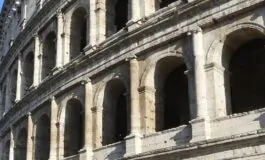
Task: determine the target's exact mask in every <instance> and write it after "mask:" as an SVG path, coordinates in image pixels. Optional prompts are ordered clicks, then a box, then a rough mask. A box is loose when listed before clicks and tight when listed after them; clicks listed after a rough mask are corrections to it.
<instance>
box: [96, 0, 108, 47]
mask: <svg viewBox="0 0 265 160" xmlns="http://www.w3.org/2000/svg"><path fill="white" fill-rule="evenodd" d="M95 12H96V17H97V19H96V20H97V26H96V27H97V30H98V32H97V33H98V36H97V43H100V42H102V41H104V40H105V39H106V25H107V24H106V1H105V0H98V1H97V3H96V9H95Z"/></svg>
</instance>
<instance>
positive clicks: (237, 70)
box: [229, 39, 265, 113]
mask: <svg viewBox="0 0 265 160" xmlns="http://www.w3.org/2000/svg"><path fill="white" fill-rule="evenodd" d="M264 46H265V39H253V40H251V41H249V42H247V43H244V44H242V45H241V46H240V47H239V48H238V49H237V50H235V52H234V53H233V55H232V58H231V61H230V65H229V71H230V90H231V103H232V113H240V112H246V111H251V110H254V109H259V108H263V107H264V106H265V99H264V97H265V84H264V81H265V63H264V62H265V54H264V53H265V48H264Z"/></svg>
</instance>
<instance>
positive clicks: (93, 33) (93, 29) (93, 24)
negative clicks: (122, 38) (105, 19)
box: [87, 0, 98, 46]
mask: <svg viewBox="0 0 265 160" xmlns="http://www.w3.org/2000/svg"><path fill="white" fill-rule="evenodd" d="M89 3H90V10H89V11H90V13H89V18H88V19H89V20H90V21H89V23H88V24H89V25H87V26H89V37H88V39H89V43H90V44H91V45H92V46H94V45H96V44H97V29H98V26H97V17H96V6H97V4H96V3H97V1H95V0H92V1H89Z"/></svg>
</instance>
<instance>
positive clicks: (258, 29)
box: [206, 23, 265, 116]
mask: <svg viewBox="0 0 265 160" xmlns="http://www.w3.org/2000/svg"><path fill="white" fill-rule="evenodd" d="M264 31H265V29H264V28H263V27H262V26H260V25H258V24H254V23H242V24H238V25H235V26H232V27H231V28H229V29H228V30H227V31H226V34H225V35H220V38H219V39H218V40H216V41H214V42H213V43H212V45H211V47H210V48H209V51H208V53H207V57H206V64H207V65H208V66H210V67H209V68H210V69H209V71H208V72H209V73H208V74H212V76H213V77H216V78H215V79H214V80H209V82H210V83H209V84H210V85H212V87H210V88H213V90H209V91H208V92H209V94H211V95H213V99H214V100H213V101H212V102H211V103H215V104H211V105H214V106H216V110H215V115H216V116H224V115H227V114H231V113H238V112H242V111H249V110H251V109H246V108H248V107H246V108H245V107H243V108H245V109H246V110H245V109H243V110H241V111H235V110H234V109H233V108H234V106H235V103H234V102H233V101H234V100H232V99H234V97H235V95H231V94H233V93H232V91H231V89H232V88H233V87H232V86H231V85H232V83H234V84H236V83H237V84H241V83H239V82H240V81H238V80H237V82H232V83H231V80H232V81H234V80H235V79H234V80H233V79H231V75H232V74H233V73H232V72H234V73H235V70H234V71H232V70H231V62H232V61H238V60H233V59H234V58H235V55H241V54H237V53H238V52H242V50H241V51H240V48H242V47H243V48H244V46H246V45H248V43H250V42H251V41H253V40H257V39H264V37H265V36H264V33H265V32H264ZM257 47H258V46H257ZM253 53H254V52H253ZM243 54H244V53H242V55H243ZM244 56H245V57H248V58H250V59H251V57H253V56H252V55H251V54H248V55H247V56H246V54H244ZM244 56H243V57H244ZM236 57H241V58H242V56H236ZM236 59H237V58H236ZM239 59H240V58H239ZM243 59H244V58H243ZM260 59H262V57H260ZM242 62H243V61H242ZM242 62H240V63H239V62H238V64H237V65H243V64H242ZM232 68H236V67H232ZM231 71H232V72H231ZM253 73H257V72H255V71H253ZM243 74H244V75H245V72H244V73H243ZM233 75H235V74H233ZM208 77H211V76H208ZM241 85H242V84H241ZM244 88H247V87H244ZM234 93H236V92H234ZM249 93H250V92H249ZM238 96H240V95H239V94H238V95H237V96H236V97H238ZM231 98H232V99H231ZM248 99H249V98H248ZM232 103H234V104H232ZM254 108H255V107H254ZM254 108H252V109H254Z"/></svg>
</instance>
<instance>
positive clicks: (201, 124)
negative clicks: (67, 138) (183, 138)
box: [190, 118, 210, 142]
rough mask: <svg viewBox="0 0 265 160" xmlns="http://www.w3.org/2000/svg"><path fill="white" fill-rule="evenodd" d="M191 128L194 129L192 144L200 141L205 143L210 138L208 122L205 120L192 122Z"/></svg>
mask: <svg viewBox="0 0 265 160" xmlns="http://www.w3.org/2000/svg"><path fill="white" fill-rule="evenodd" d="M190 124H191V128H192V139H191V141H190V142H198V141H203V140H207V139H209V138H210V134H209V132H207V130H208V131H209V128H208V126H207V124H209V122H207V121H206V120H205V119H202V118H201V119H194V120H191V121H190Z"/></svg>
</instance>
